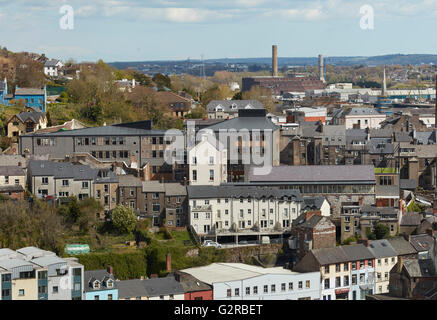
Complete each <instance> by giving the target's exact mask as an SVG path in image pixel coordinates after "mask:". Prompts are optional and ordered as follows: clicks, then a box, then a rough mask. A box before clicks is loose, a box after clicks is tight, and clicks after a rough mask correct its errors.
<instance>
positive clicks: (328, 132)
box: [323, 125, 346, 146]
mask: <svg viewBox="0 0 437 320" xmlns="http://www.w3.org/2000/svg"><path fill="white" fill-rule="evenodd" d="M326 138H327V139H328V141H326ZM332 139H334V141H332ZM323 144H324V145H336V146H338V145H343V146H344V145H345V144H346V127H345V126H344V125H330V126H324V127H323Z"/></svg>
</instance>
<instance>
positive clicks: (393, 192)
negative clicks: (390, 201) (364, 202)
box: [375, 185, 399, 197]
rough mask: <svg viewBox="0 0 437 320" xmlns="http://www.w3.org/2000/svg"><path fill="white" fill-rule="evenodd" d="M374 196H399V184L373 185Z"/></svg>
mask: <svg viewBox="0 0 437 320" xmlns="http://www.w3.org/2000/svg"><path fill="white" fill-rule="evenodd" d="M375 195H376V197H399V186H393V185H392V186H383V185H376V186H375Z"/></svg>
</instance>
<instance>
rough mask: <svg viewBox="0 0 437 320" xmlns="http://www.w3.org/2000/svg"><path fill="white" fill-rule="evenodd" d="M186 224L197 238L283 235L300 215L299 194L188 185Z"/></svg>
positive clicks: (261, 189)
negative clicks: (209, 236)
mask: <svg viewBox="0 0 437 320" xmlns="http://www.w3.org/2000/svg"><path fill="white" fill-rule="evenodd" d="M187 193H188V198H189V216H188V223H189V224H190V225H191V226H193V228H194V230H195V231H196V232H197V233H198V234H199V235H203V236H204V235H207V234H209V233H210V231H212V230H213V229H214V234H215V236H216V237H217V236H220V235H229V236H231V235H233V236H236V237H237V238H238V236H239V235H254V236H258V237H260V236H261V235H268V234H278V235H279V234H282V233H283V231H284V230H287V229H289V228H290V226H291V223H292V221H293V220H294V219H296V218H297V216H298V215H299V214H300V210H301V205H302V203H303V198H302V196H301V195H300V193H299V191H297V190H291V189H286V190H282V189H277V188H271V187H255V186H250V185H220V186H188V188H187Z"/></svg>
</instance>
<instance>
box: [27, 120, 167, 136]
mask: <svg viewBox="0 0 437 320" xmlns="http://www.w3.org/2000/svg"><path fill="white" fill-rule="evenodd" d="M140 122H141V121H139V122H138V123H140ZM166 132H167V130H156V129H151V130H149V129H148V127H147V124H144V128H141V127H139V126H135V124H132V126H130V124H128V123H125V124H117V125H110V126H101V127H91V128H82V129H73V130H66V131H58V132H46V133H38V132H35V133H29V134H26V136H34V137H58V136H63V137H81V136H84V137H85V136H150V135H154V136H164V135H165V134H166ZM167 134H168V135H172V134H171V133H167Z"/></svg>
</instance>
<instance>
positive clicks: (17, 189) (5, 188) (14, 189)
mask: <svg viewBox="0 0 437 320" xmlns="http://www.w3.org/2000/svg"><path fill="white" fill-rule="evenodd" d="M22 191H24V189H23V186H22V185H21V184H17V185H6V186H0V193H4V192H22Z"/></svg>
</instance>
